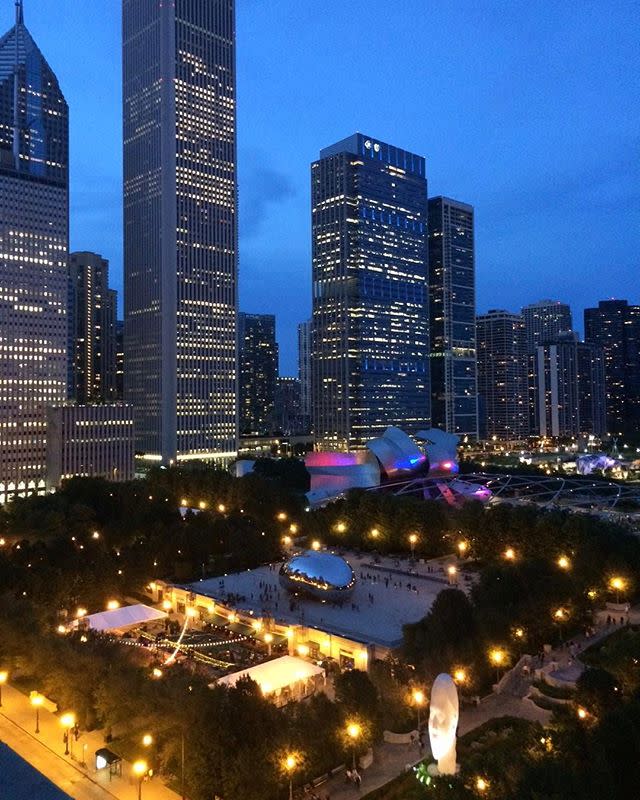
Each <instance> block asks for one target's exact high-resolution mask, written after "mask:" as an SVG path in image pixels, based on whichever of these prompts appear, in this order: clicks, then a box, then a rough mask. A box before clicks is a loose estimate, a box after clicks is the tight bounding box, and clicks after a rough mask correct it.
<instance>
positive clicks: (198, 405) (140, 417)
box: [123, 0, 237, 463]
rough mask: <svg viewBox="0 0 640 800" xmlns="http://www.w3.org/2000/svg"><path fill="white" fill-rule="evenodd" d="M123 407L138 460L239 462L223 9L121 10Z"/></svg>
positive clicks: (132, 1)
mask: <svg viewBox="0 0 640 800" xmlns="http://www.w3.org/2000/svg"><path fill="white" fill-rule="evenodd" d="M123 81H124V87H123V101H124V108H123V115H124V273H125V297H124V307H125V363H126V371H125V399H126V401H127V403H129V404H130V405H132V406H133V408H134V413H135V423H136V424H135V431H136V438H137V449H138V450H140V451H142V452H143V453H144V454H145V455H146V457H147V458H149V459H155V460H162V461H163V462H165V463H170V462H172V461H173V460H175V459H177V460H178V461H181V460H186V459H213V458H220V457H228V456H230V455H233V454H234V453H235V450H236V432H237V403H236V383H237V377H236V340H237V331H236V306H237V213H236V211H237V209H236V205H237V203H236V201H237V191H236V72H235V4H234V0H207V2H195V0H173V1H172V2H168V3H160V2H157V0H123Z"/></svg>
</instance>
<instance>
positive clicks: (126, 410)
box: [47, 403, 134, 489]
mask: <svg viewBox="0 0 640 800" xmlns="http://www.w3.org/2000/svg"><path fill="white" fill-rule="evenodd" d="M133 457H134V434H133V413H132V409H131V408H130V407H129V406H125V405H122V404H115V403H114V404H108V403H103V404H100V405H64V406H58V407H50V408H48V409H47V488H49V489H57V488H58V487H59V486H60V484H61V483H62V481H64V480H67V479H68V478H73V477H75V476H81V477H92V478H106V479H107V480H109V481H130V480H133V477H134V470H133Z"/></svg>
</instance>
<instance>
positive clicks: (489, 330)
mask: <svg viewBox="0 0 640 800" xmlns="http://www.w3.org/2000/svg"><path fill="white" fill-rule="evenodd" d="M476 341H477V348H478V408H479V421H480V438H481V439H491V438H493V437H495V438H496V439H499V440H511V441H513V440H521V439H523V438H524V437H525V436H526V435H527V434H528V431H529V424H528V419H529V413H528V408H527V405H528V390H527V358H526V349H525V338H524V321H523V319H522V316H521V315H520V314H512V313H510V312H509V311H502V310H491V311H488V312H487V313H486V314H479V315H478V316H477V317H476Z"/></svg>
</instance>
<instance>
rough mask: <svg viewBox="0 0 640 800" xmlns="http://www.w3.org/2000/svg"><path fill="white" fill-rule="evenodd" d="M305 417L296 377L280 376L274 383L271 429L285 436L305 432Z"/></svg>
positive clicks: (298, 381) (298, 382)
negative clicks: (273, 408) (273, 409)
mask: <svg viewBox="0 0 640 800" xmlns="http://www.w3.org/2000/svg"><path fill="white" fill-rule="evenodd" d="M306 422H307V418H306V417H305V416H304V414H303V413H302V397H301V392H300V380H299V379H298V378H289V377H280V378H278V380H277V383H276V403H275V413H274V425H273V430H274V432H276V433H282V434H284V435H285V436H296V435H302V434H304V433H306V430H305V424H306Z"/></svg>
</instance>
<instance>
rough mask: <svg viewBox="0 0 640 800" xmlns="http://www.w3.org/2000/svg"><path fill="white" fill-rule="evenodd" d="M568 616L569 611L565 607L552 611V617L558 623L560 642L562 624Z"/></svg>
mask: <svg viewBox="0 0 640 800" xmlns="http://www.w3.org/2000/svg"><path fill="white" fill-rule="evenodd" d="M568 617H569V612H568V611H567V609H566V608H556V610H555V611H554V612H553V618H554V620H555V621H556V622H557V623H558V632H559V634H560V641H561V642H562V625H563V623H564V622H565V620H566V619H567V618H568Z"/></svg>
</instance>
